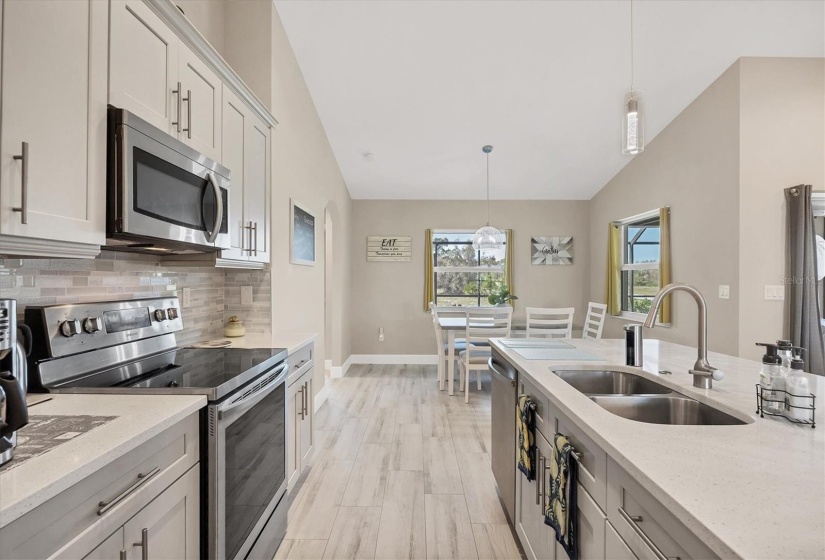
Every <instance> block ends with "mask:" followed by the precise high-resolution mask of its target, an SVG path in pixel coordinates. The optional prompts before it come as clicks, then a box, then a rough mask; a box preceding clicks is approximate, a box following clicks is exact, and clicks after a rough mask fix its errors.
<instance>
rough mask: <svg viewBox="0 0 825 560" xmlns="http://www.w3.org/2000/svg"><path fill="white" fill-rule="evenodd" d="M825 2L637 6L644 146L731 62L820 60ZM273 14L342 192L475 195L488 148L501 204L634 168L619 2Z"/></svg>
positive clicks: (302, 8)
mask: <svg viewBox="0 0 825 560" xmlns="http://www.w3.org/2000/svg"><path fill="white" fill-rule="evenodd" d="M823 4H824V3H823V2H822V1H791V0H781V1H771V2H769V1H758V0H746V1H732V0H714V1H673V0H659V1H650V0H648V1H644V0H637V1H636V2H635V3H634V18H635V24H634V26H635V36H636V40H635V49H636V64H635V66H636V79H635V84H636V88H637V89H641V90H643V91H644V93H645V97H646V100H647V119H648V120H647V128H646V132H647V141H648V142H650V140H651V139H652V138H653V137H654V136H655V135H656V134H657V133H658V132H659V131H661V130H662V128H664V127H665V126H666V125H667V124H668V123H669V122H670V121H672V120H673V118H674V117H675V116H676V115H677V114H678V113H679V112H680V111H682V110H683V109H684V108H685V107H686V106H687V105H688V104H689V103H690V102H691V101H692V100H693V99H695V98H696V97H697V96H698V95H699V94H700V93H701V92H702V91H703V90H704V89H705V88H707V87H708V85H710V84H711V83H712V82H713V81H714V80H715V79H716V78H717V77H718V76H719V75H720V74H721V73H722V72H723V71H724V70H725V69H726V68H728V67H729V66H730V65H731V64H733V63H734V62H735V61H736V59H737V58H739V57H740V56H823V55H824V54H825V31H823V30H824V29H825V10H824V9H823ZM276 5H277V8H278V12H279V14H280V16H281V19H282V20H283V24H284V27H285V28H286V31H287V34H288V36H289V40H290V43H291V44H292V47H293V49H294V51H295V54H296V56H297V59H298V62H299V64H300V66H301V70H302V71H303V74H304V78H305V79H306V82H307V85H308V87H309V91H310V93H311V94H312V98H313V100H314V101H315V105H316V107H317V109H318V113H319V115H320V117H321V121H322V123H323V125H324V128H325V130H326V132H327V135H328V137H329V141H330V143H331V144H332V149H333V151H334V153H335V157H336V158H337V160H338V164H339V165H340V168H341V172H342V173H343V176H344V179H345V181H346V183H347V185H348V187H349V190H350V193H351V195H352V197H353V198H375V199H480V198H484V181H485V180H484V155H483V154H482V152H481V146H482V145H484V144H492V145H493V146H494V147H495V149H494V150H493V153H492V154H491V156H490V174H491V186H490V189H491V196H492V198H497V199H589V198H591V197H592V196H593V195H594V194H595V193H596V192H598V190H599V189H600V188H601V187H602V186H604V184H605V183H606V182H607V181H608V180H610V178H611V177H613V176H614V175H615V174H616V173H617V172H618V171H619V170H620V169H621V168H622V167H623V166H624V165H625V164H626V163H627V162H628V161H629V159H628V156H622V155H621V153H620V137H621V120H620V115H621V98H622V94H623V93H624V92H625V91H626V90H627V89H628V88H629V86H630V83H629V82H630V39H629V34H630V25H629V13H630V12H629V2H628V1H627V0H621V1H616V0H608V1H601V2H597V1H546V2H537V1H533V2H525V1H482V0H474V1H428V0H415V1H413V0H406V1H375V0H338V1H334V2H333V1H317V0H301V1H295V0H277V1H276ZM278 118H279V119H283V120H286V119H288V118H289V115H278ZM367 152H369V153H374V154H375V156H376V157H375V161H373V162H369V161H367V159H366V158H364V154H365V153H367Z"/></svg>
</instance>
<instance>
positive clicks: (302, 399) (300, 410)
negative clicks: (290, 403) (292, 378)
mask: <svg viewBox="0 0 825 560" xmlns="http://www.w3.org/2000/svg"><path fill="white" fill-rule="evenodd" d="M298 390H299V391H301V408H299V409H298V414H300V415H301V420H303V419H304V386H303V385H301V388H300V389H298Z"/></svg>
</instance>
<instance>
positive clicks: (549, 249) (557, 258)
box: [530, 237, 573, 265]
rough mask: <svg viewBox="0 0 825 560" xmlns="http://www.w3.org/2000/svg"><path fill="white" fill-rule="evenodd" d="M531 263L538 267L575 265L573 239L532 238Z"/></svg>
mask: <svg viewBox="0 0 825 560" xmlns="http://www.w3.org/2000/svg"><path fill="white" fill-rule="evenodd" d="M530 262H532V263H533V264H536V265H569V264H573V238H572V237H532V238H530Z"/></svg>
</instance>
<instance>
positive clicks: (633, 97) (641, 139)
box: [622, 0, 645, 155]
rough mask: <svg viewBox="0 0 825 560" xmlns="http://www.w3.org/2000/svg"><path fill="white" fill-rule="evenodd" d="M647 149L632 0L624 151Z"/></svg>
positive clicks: (630, 153) (624, 117)
mask: <svg viewBox="0 0 825 560" xmlns="http://www.w3.org/2000/svg"><path fill="white" fill-rule="evenodd" d="M643 151H645V114H644V100H643V99H642V92H641V91H638V90H634V89H633V0H630V91H629V92H627V93H626V94H624V98H623V100H622V153H623V154H629V155H636V154H640V153H642V152H643Z"/></svg>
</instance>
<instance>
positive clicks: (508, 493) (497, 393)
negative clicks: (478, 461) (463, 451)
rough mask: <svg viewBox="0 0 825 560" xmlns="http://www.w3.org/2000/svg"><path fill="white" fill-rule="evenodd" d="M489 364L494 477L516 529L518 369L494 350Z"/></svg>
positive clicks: (510, 519) (508, 515)
mask: <svg viewBox="0 0 825 560" xmlns="http://www.w3.org/2000/svg"><path fill="white" fill-rule="evenodd" d="M492 354H493V355H492V356H491V357H490V359H489V360H488V361H487V366H488V367H489V369H490V379H491V380H492V389H491V398H492V413H491V416H492V427H491V431H492V433H491V435H492V442H491V443H492V449H491V461H492V464H493V476H495V478H496V484H498V491H499V494H500V495H501V499H502V501H503V502H504V508H505V510H506V511H507V517H508V518H509V521H510V524H511V525H512V524H513V523H514V520H515V513H516V402H517V400H518V394H517V393H518V380H517V379H516V375H517V372H516V369H515V368H514V367H513V366H511V365H510V364H509V363H507V362H506V361H505V360H504V359H503V358H501V357H500V355H499V354H498V353H497V352H496V351H495V350H493V352H492Z"/></svg>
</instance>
